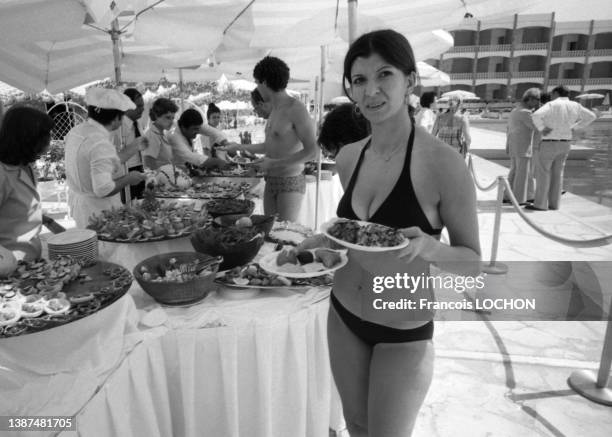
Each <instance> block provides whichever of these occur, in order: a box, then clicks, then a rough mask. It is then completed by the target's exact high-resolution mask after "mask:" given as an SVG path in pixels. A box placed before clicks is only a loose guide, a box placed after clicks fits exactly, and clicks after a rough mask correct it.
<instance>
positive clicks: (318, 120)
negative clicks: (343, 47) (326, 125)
mask: <svg viewBox="0 0 612 437" xmlns="http://www.w3.org/2000/svg"><path fill="white" fill-rule="evenodd" d="M326 62H327V61H326V59H325V46H321V87H320V88H321V91H320V92H319V113H318V117H317V118H316V132H317V136H318V135H319V129H320V128H321V123H322V121H323V91H324V90H325V86H324V85H325V63H326ZM322 159H323V153H322V152H321V148H320V147H319V151H318V153H317V185H316V190H315V219H314V224H315V230H317V229H318V228H319V197H320V196H319V187H320V186H321V160H322Z"/></svg>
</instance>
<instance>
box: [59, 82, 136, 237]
mask: <svg viewBox="0 0 612 437" xmlns="http://www.w3.org/2000/svg"><path fill="white" fill-rule="evenodd" d="M85 99H86V101H87V112H88V116H89V117H88V119H87V121H85V122H84V123H82V124H80V125H78V126H76V127H74V128H73V129H71V130H70V132H69V133H68V135H67V136H66V146H65V150H66V181H67V184H68V190H69V191H68V205H69V207H70V214H71V215H72V217H73V218H74V220H75V222H76V225H77V227H78V228H85V227H87V225H88V223H89V217H90V216H91V215H92V214H99V213H100V212H101V211H103V210H106V209H111V208H113V207H121V206H122V204H121V198H120V196H119V192H120V191H121V190H122V189H123V188H124V187H126V186H128V185H136V184H138V183H140V182H141V181H143V180H145V174H144V173H141V172H138V171H130V172H129V173H128V174H124V171H123V165H122V162H125V161H126V160H127V159H128V158H129V157H130V156H131V155H134V154H135V153H136V152H137V151H138V146H134V147H131V148H130V147H126V148H125V149H123V150H122V151H121V152H120V154H118V153H117V149H116V148H115V146H114V144H113V142H112V138H111V132H112V131H114V130H115V129H117V128H119V126H120V125H121V120H122V117H123V114H124V112H125V111H127V110H129V109H134V108H135V107H136V106H135V105H134V103H133V102H132V101H131V100H130V99H129V98H128V97H127V96H125V95H123V94H121V93H120V92H118V91H116V90H110V89H104V88H89V89H88V90H87V95H86V97H85Z"/></svg>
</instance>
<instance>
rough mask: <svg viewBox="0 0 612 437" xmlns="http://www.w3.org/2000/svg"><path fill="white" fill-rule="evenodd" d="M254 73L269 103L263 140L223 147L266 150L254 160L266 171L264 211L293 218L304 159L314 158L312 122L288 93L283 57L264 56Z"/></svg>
mask: <svg viewBox="0 0 612 437" xmlns="http://www.w3.org/2000/svg"><path fill="white" fill-rule="evenodd" d="M253 77H254V78H255V82H256V83H257V90H258V91H259V94H261V97H262V98H263V100H264V101H265V102H269V103H270V104H271V106H272V112H271V113H270V118H269V119H268V123H267V124H266V130H265V134H266V139H265V142H263V143H261V144H232V145H229V146H227V147H226V148H225V150H227V151H228V152H229V153H235V152H236V151H239V150H244V151H248V152H251V153H264V154H265V157H264V158H263V159H261V160H259V161H256V162H255V165H256V166H257V167H259V169H260V170H261V171H263V172H264V173H265V174H266V177H265V181H266V188H265V191H264V213H265V214H266V215H272V214H278V215H279V218H280V220H289V221H295V220H296V219H297V217H298V214H299V212H300V208H301V206H302V201H303V199H304V193H305V192H306V180H305V176H304V162H306V161H309V160H311V159H314V157H315V155H316V150H317V146H316V140H315V130H314V123H313V121H312V120H311V118H310V116H309V114H308V110H307V109H306V106H304V104H303V103H302V102H300V101H299V100H296V99H294V98H293V97H291V96H290V95H289V94H287V91H286V88H287V82H289V67H288V66H287V64H285V63H284V62H283V61H282V60H280V59H278V58H275V57H272V56H266V57H265V58H263V59H262V60H261V61H259V62H258V63H257V65H256V66H255V69H254V70H253Z"/></svg>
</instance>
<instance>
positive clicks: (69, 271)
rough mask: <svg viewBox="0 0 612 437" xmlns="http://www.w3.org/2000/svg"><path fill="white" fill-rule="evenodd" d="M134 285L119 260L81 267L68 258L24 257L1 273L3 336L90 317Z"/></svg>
mask: <svg viewBox="0 0 612 437" xmlns="http://www.w3.org/2000/svg"><path fill="white" fill-rule="evenodd" d="M131 284H132V275H131V274H130V272H128V271H127V270H126V269H124V268H123V267H120V266H118V265H116V264H112V263H107V262H103V261H98V262H97V263H96V264H95V265H94V266H91V267H86V268H83V267H82V266H81V265H80V264H79V263H78V262H77V261H76V260H74V259H72V258H70V257H61V258H58V259H55V260H53V261H47V260H36V261H30V262H23V261H20V262H19V265H18V268H17V270H15V271H14V272H13V273H12V274H11V275H10V276H9V277H7V278H0V338H3V337H16V336H20V335H26V334H30V333H33V332H37V331H44V330H46V329H51V328H54V327H56V326H59V325H63V324H66V323H70V322H73V321H75V320H78V319H81V318H83V317H87V316H88V315H90V314H93V313H95V312H97V311H99V310H101V309H103V308H105V307H107V306H109V305H111V304H112V303H113V302H115V301H116V300H117V299H119V298H120V297H121V296H123V295H124V294H125V293H126V292H127V290H128V289H129V288H130V285H131Z"/></svg>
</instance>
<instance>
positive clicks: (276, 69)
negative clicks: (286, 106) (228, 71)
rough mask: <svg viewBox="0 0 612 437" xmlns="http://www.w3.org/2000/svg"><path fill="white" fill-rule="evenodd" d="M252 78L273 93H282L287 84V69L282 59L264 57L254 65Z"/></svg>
mask: <svg viewBox="0 0 612 437" xmlns="http://www.w3.org/2000/svg"><path fill="white" fill-rule="evenodd" d="M253 77H254V78H255V79H256V80H257V81H258V82H260V83H264V82H265V83H266V85H267V86H268V88H270V89H271V90H272V91H274V92H278V91H282V90H284V89H285V88H287V84H288V83H289V67H288V66H287V64H285V61H283V60H282V59H279V58H275V57H274V56H266V57H265V58H263V59H262V60H261V61H259V62H258V63H257V65H255V68H254V69H253Z"/></svg>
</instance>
